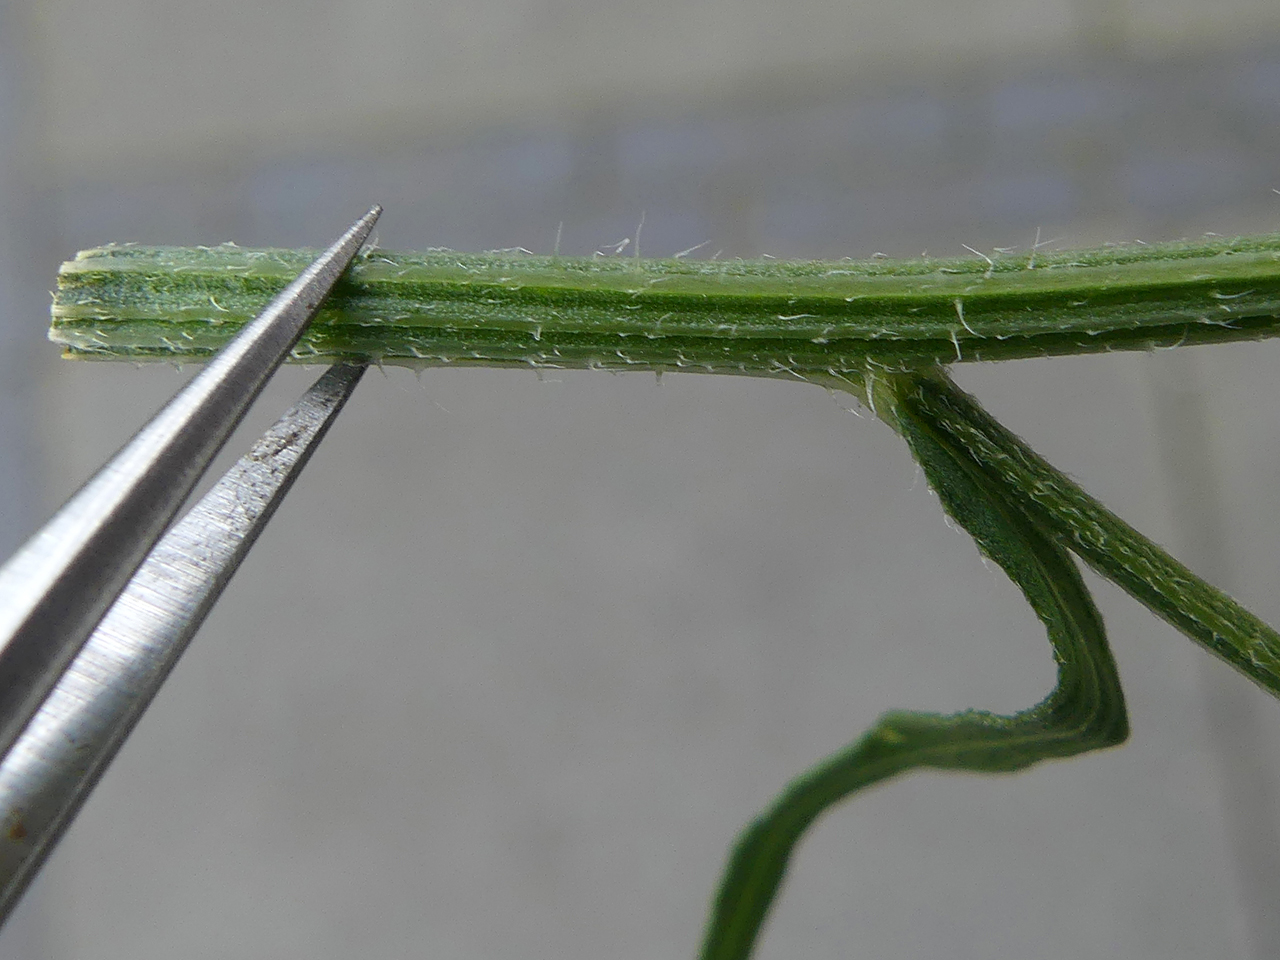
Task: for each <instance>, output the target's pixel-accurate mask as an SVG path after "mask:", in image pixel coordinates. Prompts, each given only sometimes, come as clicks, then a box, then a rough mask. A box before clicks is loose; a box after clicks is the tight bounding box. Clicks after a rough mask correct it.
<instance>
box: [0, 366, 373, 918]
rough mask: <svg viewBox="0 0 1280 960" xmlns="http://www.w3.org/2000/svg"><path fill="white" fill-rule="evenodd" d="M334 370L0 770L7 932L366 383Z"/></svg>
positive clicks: (156, 570)
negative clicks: (131, 735) (245, 561)
mask: <svg viewBox="0 0 1280 960" xmlns="http://www.w3.org/2000/svg"><path fill="white" fill-rule="evenodd" d="M363 373H364V367H363V366H353V365H348V364H338V365H336V366H334V367H332V368H330V370H329V371H328V372H326V373H325V374H324V375H323V376H322V377H321V378H320V379H319V380H317V381H316V383H315V384H314V385H313V386H312V387H311V389H310V390H308V391H307V392H306V393H305V394H304V395H303V396H302V398H301V399H300V400H299V401H298V403H297V405H296V406H294V407H293V408H292V409H291V410H289V412H288V413H286V414H285V415H284V416H283V417H281V418H280V419H279V420H278V421H277V422H276V424H275V425H274V426H272V427H271V428H270V429H269V430H268V431H267V432H266V433H265V434H263V435H262V437H261V438H260V439H259V440H258V441H257V443H255V444H254V446H253V448H252V449H251V450H250V451H249V452H248V453H247V454H246V455H245V456H243V457H242V458H240V460H239V461H238V462H237V463H236V464H235V466H233V467H232V468H231V470H229V471H228V472H227V474H226V475H225V476H224V477H223V478H222V479H221V480H220V481H219V482H218V483H217V484H216V485H215V486H214V487H213V488H212V489H211V490H210V491H209V492H208V493H207V494H206V495H205V496H204V497H203V498H202V499H201V500H200V501H199V503H197V504H196V505H195V506H194V507H193V508H192V509H191V511H190V512H189V513H188V514H187V516H186V517H185V518H183V519H182V520H181V521H180V522H179V523H178V524H176V525H175V526H174V528H173V529H172V530H171V531H169V533H168V534H167V535H166V536H165V537H164V538H163V539H162V540H161V541H160V542H159V543H158V544H157V545H156V547H155V549H154V550H153V551H152V552H151V554H150V555H149V556H148V557H147V559H146V560H145V561H144V562H143V564H142V566H140V567H139V568H138V571H137V573H136V574H135V576H134V577H133V579H132V580H131V581H130V582H129V585H128V586H127V587H126V588H125V590H124V592H123V593H121V594H120V597H119V599H117V600H116V602H115V604H114V605H113V606H112V607H111V609H110V610H109V611H108V612H107V614H106V616H105V617H103V619H102V622H101V623H99V624H98V627H97V629H96V630H94V632H93V634H92V635H91V636H90V638H89V640H88V641H87V642H86V643H85V645H84V648H83V649H82V650H81V651H80V653H79V655H78V656H77V657H76V658H75V659H74V660H73V661H72V664H71V666H70V668H69V669H68V670H67V672H66V673H65V674H64V675H63V676H62V679H61V680H59V682H58V684H57V686H55V687H54V689H53V692H52V693H51V694H50V695H49V697H48V698H47V699H46V700H45V702H44V703H43V704H42V705H41V706H40V709H39V711H38V712H37V713H36V715H35V717H34V718H33V719H32V721H31V723H29V724H28V725H27V727H26V729H25V730H23V732H22V734H21V736H19V738H18V739H17V741H16V742H15V743H14V745H13V747H12V748H11V749H10V751H9V752H8V754H7V755H6V756H5V757H4V758H3V760H0V922H3V920H4V919H5V918H6V917H8V915H9V912H10V910H11V909H12V908H13V906H14V905H15V904H16V903H17V901H18V899H19V898H20V897H21V896H22V893H23V891H24V890H25V889H26V887H27V885H28V884H29V883H30V881H31V879H32V878H33V877H34V876H35V874H36V872H37V871H38V870H39V868H40V866H41V864H42V863H43V862H44V860H45V858H46V857H47V856H48V854H49V852H50V851H51V850H52V849H53V847H54V845H55V844H56V843H57V841H58V839H59V838H60V837H61V835H62V833H63V831H65V830H66V828H67V826H68V825H70V823H71V821H72V820H73V819H74V817H75V815H76V813H77V812H78V811H79V809H80V806H81V804H83V802H84V800H85V798H86V797H87V796H88V795H89V793H90V792H91V791H92V789H93V787H94V786H95V785H96V783H97V781H98V778H99V777H100V776H101V775H102V773H103V771H104V770H105V769H106V767H107V765H108V764H109V763H110V762H111V760H112V758H113V757H114V756H115V754H116V751H117V750H119V748H120V745H121V744H122V743H123V742H124V740H125V738H126V737H127V736H128V735H129V733H130V732H131V731H132V730H133V727H134V724H136V723H137V721H138V718H139V717H141V715H142V713H143V711H144V710H146V708H147V705H148V704H149V703H150V702H151V699H152V697H154V696H155V694H156V692H157V691H158V690H159V689H160V685H161V684H162V683H163V682H164V680H165V678H166V677H167V676H168V675H169V671H170V670H172V669H173V666H174V664H175V663H176V662H177V660H178V658H179V657H180V656H181V655H182V652H183V650H185V649H186V646H187V643H188V642H189V641H190V639H191V637H192V635H194V634H195V632H196V630H197V629H199V627H200V624H201V623H202V622H203V621H204V618H205V616H206V615H207V614H208V612H209V610H210V609H212V607H213V604H214V602H215V601H216V600H217V599H218V596H219V595H220V594H221V593H222V590H223V588H224V587H225V586H226V584H227V582H228V581H229V580H230V579H231V576H232V574H233V573H235V570H236V568H237V567H238V566H239V565H240V562H241V560H243V559H244V557H245V555H246V554H247V553H248V552H249V548H250V547H251V546H253V543H254V541H255V540H256V539H257V537H258V534H259V532H261V530H262V528H263V527H265V526H266V524H267V521H268V520H270V519H271V515H272V514H273V513H274V512H275V509H276V507H277V506H278V505H279V503H280V501H281V500H282V499H283V498H284V495H285V494H286V493H287V492H288V491H289V488H290V487H291V486H292V485H293V481H294V479H295V478H296V477H297V476H298V474H299V473H301V472H302V468H303V467H304V466H305V465H306V463H307V461H308V460H309V459H310V457H311V453H312V451H314V450H315V448H316V446H318V445H319V443H320V441H321V440H322V439H323V438H324V435H325V433H326V432H327V431H328V428H329V425H330V424H331V423H332V422H333V420H334V418H335V417H336V416H337V415H338V413H339V411H341V409H342V407H343V404H345V403H346V401H347V398H348V397H349V396H350V395H351V392H352V391H353V390H354V389H355V387H356V384H357V383H359V382H360V377H361V375H362V374H363Z"/></svg>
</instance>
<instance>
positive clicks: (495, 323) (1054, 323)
mask: <svg viewBox="0 0 1280 960" xmlns="http://www.w3.org/2000/svg"><path fill="white" fill-rule="evenodd" d="M311 256H312V253H311V252H310V251H302V250H259V249H249V248H243V247H236V246H232V245H225V246H219V247H135V246H121V247H115V246H111V247H103V248H99V249H96V250H88V251H85V252H82V253H80V254H78V255H77V257H76V259H75V260H72V261H70V262H68V263H66V264H64V265H63V267H62V269H61V271H60V273H59V276H58V289H57V293H56V294H55V299H54V304H53V325H52V327H51V329H50V334H49V335H50V338H51V339H52V340H54V341H55V342H57V343H60V344H62V345H63V346H64V347H65V348H66V353H67V355H68V356H88V357H100V358H107V359H112V358H118V359H133V360H137V359H173V360H183V359H200V358H204V357H207V356H210V355H211V354H212V353H214V352H215V351H216V350H217V349H218V348H219V347H221V346H222V345H223V344H224V343H225V342H226V341H227V340H228V339H229V338H230V337H231V336H233V335H234V334H235V332H236V331H237V330H238V329H239V327H240V326H241V325H242V324H243V323H245V322H246V321H247V320H248V319H249V318H251V317H252V316H254V315H255V314H256V313H257V311H258V310H259V309H261V307H262V305H263V304H264V303H266V301H267V300H268V299H269V298H270V297H271V296H272V294H274V293H275V292H276V291H278V290H279V289H281V288H282V287H283V286H284V285H285V284H286V283H287V282H288V281H289V280H290V279H291V278H292V277H293V276H294V275H296V274H297V272H298V271H299V270H301V269H302V267H303V266H305V264H306V263H307V262H309V259H310V258H311ZM1278 331H1280V235H1268V236H1261V237H1245V238H1235V239H1222V238H1213V239H1207V240H1202V241H1196V242H1178V243H1169V244H1159V245H1126V246H1117V247H1107V248H1103V249H1099V250H1090V251H1070V252H1061V253H1045V252H1035V253H1033V254H1030V255H1028V254H1021V255H1017V256H1012V255H1007V256H997V257H995V258H993V259H991V260H988V259H986V258H982V257H971V258H966V259H955V260H943V259H928V258H926V259H916V260H900V261H895V260H869V261H852V260H843V261H782V260H731V261H721V260H678V259H668V260H650V259H639V258H628V257H544V256H534V255H532V254H525V253H512V252H509V251H498V252H493V253H486V254H461V253H455V252H453V251H448V250H429V251H427V252H425V253H403V254H397V253H388V252H385V251H380V250H375V251H369V252H366V253H365V254H364V255H362V257H361V258H360V260H359V261H358V262H357V263H356V264H355V265H354V266H353V267H352V269H351V271H350V273H349V276H348V278H347V279H346V280H345V281H344V282H343V283H342V284H341V285H340V287H339V289H338V290H337V291H335V294H334V296H333V297H332V298H331V300H330V301H329V303H328V304H327V305H326V308H325V309H324V310H323V311H322V312H321V314H320V316H319V318H318V319H317V320H316V322H315V323H314V324H313V326H312V328H311V330H310V331H309V332H308V334H307V336H306V338H305V339H304V340H303V341H302V343H300V344H299V346H298V348H297V349H296V350H295V351H294V357H293V359H295V360H301V361H320V360H329V359H333V358H340V357H343V358H361V359H372V360H380V361H385V362H393V363H394V362H400V363H410V364H421V365H446V364H472V365H484V366H535V367H583V368H586V367H591V368H608V369H637V368H639V369H656V370H674V369H690V370H705V371H708V372H716V373H747V374H753V375H764V376H770V375H772V376H799V377H806V376H807V375H810V374H832V373H839V374H853V375H855V376H856V375H857V374H858V373H859V372H860V371H862V370H863V369H864V368H865V367H866V366H867V365H869V364H870V365H873V366H877V367H888V368H893V369H908V368H919V367H921V366H925V365H932V364H935V363H949V362H952V361H956V360H1000V359H1012V358H1016V357H1030V356H1056V355H1064V354H1076V353H1091V352H1098V351H1106V350H1128V349H1140V350H1145V349H1151V348H1153V347H1167V346H1177V345H1179V344H1183V343H1215V342H1222V341H1228V340H1241V339H1261V338H1264V337H1269V336H1274V335H1276V333H1277V332H1278Z"/></svg>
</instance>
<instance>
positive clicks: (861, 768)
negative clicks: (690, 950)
mask: <svg viewBox="0 0 1280 960" xmlns="http://www.w3.org/2000/svg"><path fill="white" fill-rule="evenodd" d="M899 425H900V430H901V432H902V434H903V437H904V438H905V439H906V440H907V443H908V444H909V445H910V447H911V450H912V452H913V453H914V454H915V456H916V459H917V460H918V461H919V462H920V465H921V466H922V468H923V469H924V472H925V476H926V477H927V478H928V480H929V483H930V485H931V486H932V487H933V488H934V490H935V491H936V492H937V493H938V496H939V498H940V500H941V501H942V505H943V507H944V509H945V510H946V511H947V513H949V514H950V515H951V516H952V517H954V518H955V520H956V521H957V522H958V523H960V524H961V525H962V526H963V527H964V528H965V529H966V530H968V531H969V533H970V534H971V535H972V536H973V538H974V540H975V541H977V544H978V546H979V548H980V549H981V550H982V552H983V553H985V554H986V555H987V556H988V557H990V558H991V559H992V560H994V561H995V562H996V563H997V564H999V565H1000V567H1001V568H1003V569H1004V571H1005V572H1006V573H1007V574H1008V575H1009V577H1010V579H1012V580H1013V581H1014V583H1016V584H1017V585H1018V587H1019V588H1020V589H1021V590H1022V592H1023V594H1024V595H1025V596H1026V598H1027V601H1028V602H1029V603H1030V604H1031V606H1032V608H1033V609H1034V610H1035V612H1036V614H1037V615H1038V616H1039V617H1040V619H1041V621H1042V622H1043V623H1044V625H1045V629H1046V631H1047V632H1048V634H1049V640H1050V642H1051V643H1052V645H1053V652H1054V659H1055V660H1056V661H1057V663H1058V684H1057V687H1056V688H1055V689H1054V691H1053V692H1052V693H1051V694H1050V695H1049V696H1048V697H1047V698H1046V699H1045V700H1044V701H1042V702H1041V703H1040V704H1038V705H1037V706H1035V707H1032V708H1031V709H1029V710H1025V711H1023V712H1021V713H1018V714H1015V715H1013V716H997V715H994V714H990V713H983V712H979V711H972V710H970V711H966V712H964V713H958V714H955V715H952V716H941V715H938V714H931V713H914V712H903V711H897V712H893V713H887V714H885V715H884V716H882V717H881V718H880V719H879V721H877V723H876V724H875V726H874V727H872V729H871V730H870V731H869V732H867V733H866V734H865V735H864V736H863V737H862V738H861V739H860V740H858V741H857V742H856V743H854V744H853V745H852V746H850V747H849V748H848V749H846V750H844V751H842V752H841V753H838V754H836V755H835V756H833V757H831V758H829V759H828V760H826V761H824V762H823V763H821V764H820V765H818V766H817V767H815V768H814V769H812V770H810V771H809V772H808V773H805V774H804V775H803V776H801V777H799V778H798V779H796V780H795V781H793V782H792V783H791V784H790V785H789V786H788V787H787V788H786V790H785V791H783V793H782V795H781V796H780V797H778V799H777V800H776V801H775V802H774V804H773V806H772V807H771V808H770V809H769V810H768V811H767V812H766V813H765V814H763V815H762V816H761V817H760V818H759V819H757V820H756V821H755V822H754V823H752V824H751V825H750V826H748V827H747V829H746V830H745V831H744V832H743V833H742V835H741V836H740V837H739V839H738V841H737V844H736V846H735V848H734V851H733V853H732V855H731V857H730V860H729V864H728V866H727V867H726V870H725V875H724V879H723V880H722V882H721V886H720V889H719V892H718V894H717V897H716V900H715V904H714V906H713V908H712V914H711V917H710V920H709V922H708V926H707V933H706V938H705V940H704V943H703V950H702V960H743V958H745V957H747V956H748V955H749V954H750V952H751V949H752V947H753V945H754V943H755V940H756V938H757V936H758V934H759V931H760V928H761V926H762V924H763V923H764V920H765V918H766V916H767V913H768V909H769V906H770V904H771V903H772V902H773V900H774V898H775V897H776V895H777V892H778V888H779V886H780V885H781V883H782V880H783V876H784V873H785V871H786V867H787V862H788V860H789V859H790V856H791V853H792V850H793V849H794V847H795V845H796V843H797V842H798V841H799V839H800V837H801V835H802V834H803V833H804V831H805V830H806V829H807V828H808V827H809V825H810V824H811V823H813V821H815V820H816V819H817V818H818V817H819V816H820V815H821V814H822V813H823V812H824V811H826V810H827V809H829V808H830V807H831V806H833V805H834V804H836V803H839V802H840V801H841V800H844V799H845V798H847V797H848V796H849V795H850V794H852V793H854V792H856V791H858V790H861V789H863V788H864V787H867V786H870V785H872V784H875V783H878V782H880V781H883V780H885V779H887V778H889V777H893V776H896V775H898V774H901V773H904V772H906V771H908V770H912V769H918V768H922V767H934V768H941V769H948V770H966V771H971V772H986V773H991V772H1011V771H1015V770H1021V769H1023V768H1025V767H1028V766H1030V765H1031V764H1034V763H1037V762H1039V761H1041V760H1047V759H1051V758H1054V757H1066V756H1072V755H1075V754H1079V753H1084V752H1086V751H1089V750H1095V749H1098V748H1101V747H1107V746H1113V745H1115V744H1118V743H1121V742H1123V741H1124V739H1125V737H1126V736H1127V735H1128V729H1129V728H1128V720H1127V718H1126V715H1125V708H1124V695H1123V693H1122V692H1121V689H1120V677H1119V674H1118V673H1117V672H1116V667H1115V662H1114V661H1113V659H1112V657H1111V651H1110V650H1109V648H1108V646H1107V640H1106V636H1105V633H1104V631H1103V626H1102V618H1101V617H1100V616H1099V615H1098V612H1097V610H1096V608H1095V607H1094V605H1093V601H1092V600H1091V599H1090V597H1089V593H1088V591H1087V590H1086V589H1085V586H1084V583H1083V582H1082V581H1081V579H1080V574H1079V572H1078V571H1077V570H1076V567H1075V564H1074V563H1073V562H1072V560H1071V558H1070V556H1068V554H1067V552H1066V551H1065V550H1064V549H1063V548H1062V546H1060V545H1059V543H1058V542H1057V540H1056V538H1055V537H1054V535H1053V533H1052V532H1050V531H1048V530H1046V529H1044V528H1042V527H1041V526H1040V524H1039V523H1038V522H1037V521H1036V520H1035V519H1034V518H1033V517H1032V516H1030V515H1029V514H1028V513H1027V512H1026V511H1024V510H1022V509H1021V508H1020V507H1019V506H1018V504H1017V502H1016V501H1013V500H1011V499H1010V498H1009V497H1008V495H1007V492H1006V491H1005V489H1004V487H1005V485H1006V483H1007V480H1006V479H1005V478H1003V477H998V476H992V475H990V474H988V473H987V472H986V471H984V470H983V469H982V468H981V466H980V465H978V464H977V463H976V462H975V461H974V460H973V458H972V457H970V456H969V455H968V452H967V451H966V450H965V449H964V447H962V446H960V445H959V444H958V443H957V441H956V440H955V438H954V437H953V436H951V435H950V434H949V433H947V432H946V431H944V430H939V429H937V428H936V426H935V425H934V424H932V423H931V422H929V421H928V420H925V419H915V418H903V419H902V420H901V421H900V424H899Z"/></svg>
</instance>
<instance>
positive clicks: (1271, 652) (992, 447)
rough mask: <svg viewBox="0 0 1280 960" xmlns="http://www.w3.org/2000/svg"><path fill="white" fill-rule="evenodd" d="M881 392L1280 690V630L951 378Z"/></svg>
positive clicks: (1210, 643)
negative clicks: (1089, 489) (1127, 518)
mask: <svg viewBox="0 0 1280 960" xmlns="http://www.w3.org/2000/svg"><path fill="white" fill-rule="evenodd" d="M876 389H877V390H880V389H882V390H883V392H884V393H885V394H887V395H888V398H887V399H888V403H887V406H888V408H889V410H890V411H892V412H891V414H890V416H891V417H893V418H896V419H897V420H898V421H899V422H900V423H901V424H903V425H905V424H916V425H919V426H920V427H927V428H928V429H929V430H930V431H933V432H935V433H936V434H937V435H939V436H945V437H947V438H948V439H949V441H950V442H951V443H952V444H954V446H955V448H956V449H958V450H964V451H966V456H968V457H969V458H970V459H971V461H972V462H973V463H974V464H975V465H976V466H977V467H978V468H979V469H981V470H982V471H984V472H985V473H986V474H987V475H988V476H990V477H991V478H992V479H993V480H997V481H999V482H1001V483H1002V485H1003V487H1004V489H1005V490H1007V491H1008V492H1009V494H1010V495H1011V496H1012V497H1013V498H1015V499H1016V500H1017V502H1018V503H1019V504H1020V505H1021V506H1022V508H1023V509H1024V510H1025V511H1026V512H1027V513H1029V514H1030V515H1032V516H1033V517H1035V519H1036V520H1037V522H1039V523H1040V524H1041V525H1042V526H1043V527H1044V528H1045V529H1047V530H1050V531H1052V533H1053V534H1054V536H1055V537H1056V538H1057V539H1058V541H1059V542H1060V543H1062V544H1063V545H1064V546H1066V547H1067V548H1068V549H1070V550H1072V551H1073V552H1074V553H1075V554H1076V555H1077V556H1079V557H1080V558H1081V559H1082V560H1084V561H1085V562H1086V563H1088V564H1089V565H1090V566H1091V567H1093V569H1094V570H1095V571H1097V572H1098V573H1099V574H1101V575H1102V576H1104V577H1106V578H1107V579H1109V580H1111V581H1112V582H1114V583H1115V584H1116V585H1117V586H1119V587H1121V588H1123V589H1124V590H1125V591H1127V592H1128V593H1129V594H1130V595H1131V596H1132V597H1133V598H1134V599H1136V600H1137V601H1138V602H1140V603H1141V604H1143V605H1144V606H1145V607H1147V609H1149V610H1151V612H1152V613H1155V614H1156V615H1157V616H1160V617H1162V618H1164V619H1165V620H1166V621H1168V622H1169V623H1170V624H1172V625H1173V626H1174V627H1176V628H1177V629H1178V630H1180V631H1181V632H1182V633H1184V634H1186V635H1187V636H1188V637H1190V638H1191V639H1192V640H1194V641H1195V642H1196V643H1198V644H1200V645H1201V646H1202V647H1204V648H1205V649H1206V650H1208V651H1209V652H1210V653H1212V654H1214V655H1215V656H1217V657H1219V658H1221V659H1222V660H1225V661H1226V662H1227V663H1229V664H1231V666H1233V667H1235V668H1236V669H1237V670H1239V671H1240V672H1241V673H1243V674H1244V675H1245V676H1247V677H1249V678H1250V679H1251V680H1253V681H1255V682H1256V683H1258V684H1259V685H1260V686H1261V687H1263V688H1264V689H1266V690H1268V691H1270V692H1271V693H1273V694H1280V634H1278V633H1277V632H1276V631H1275V630H1273V629H1272V628H1271V627H1269V626H1268V625H1267V624H1266V623H1264V622H1263V621H1262V620H1260V619H1259V618H1257V617H1256V616H1254V615H1253V614H1252V613H1250V612H1249V611H1248V610H1246V609H1244V607H1242V606H1241V605H1240V604H1239V603H1237V602H1236V601H1235V600H1233V599H1232V598H1231V597H1229V596H1227V595H1226V594H1225V593H1223V592H1222V591H1221V590H1219V589H1217V588H1216V587H1214V586H1212V585H1211V584H1209V583H1206V582H1205V581H1204V580H1202V579H1201V578H1200V577H1197V576H1196V575H1195V574H1194V573H1192V572H1191V571H1190V570H1189V569H1187V568H1186V567H1185V566H1183V565H1182V564H1181V563H1179V562H1178V561H1177V560H1175V559H1174V558H1173V557H1171V556H1170V555H1169V554H1168V553H1167V552H1165V551H1164V550H1163V549H1161V548H1160V547H1159V546H1158V545H1157V544H1155V543H1153V542H1152V541H1151V540H1149V539H1147V538H1146V537H1144V536H1143V535H1142V534H1141V533H1139V532H1138V531H1137V530H1135V529H1134V528H1133V527H1131V526H1129V525H1128V524H1127V523H1125V522H1124V521H1123V520H1121V519H1120V518H1119V517H1117V516H1116V515H1115V514H1114V513H1112V512H1111V511H1110V510H1108V509H1107V508H1106V507H1104V506H1103V505H1102V504H1101V503H1099V502H1098V501H1097V500H1095V499H1094V498H1093V497H1091V496H1089V494H1088V493H1086V492H1085V491H1084V490H1083V489H1081V487H1080V485H1079V484H1077V483H1075V482H1074V481H1073V480H1071V479H1070V478H1069V477H1067V476H1066V475H1065V474H1063V473H1062V471H1060V470H1058V469H1057V468H1056V467H1054V466H1052V465H1051V464H1050V463H1048V462H1047V461H1046V460H1045V459H1044V458H1043V457H1041V456H1040V455H1039V454H1038V453H1036V452H1035V451H1034V450H1032V449H1031V448H1030V447H1028V446H1027V445H1026V444H1025V443H1023V442H1022V441H1021V440H1020V439H1018V437H1016V436H1015V435H1014V434H1013V433H1012V432H1011V431H1009V430H1008V429H1006V428H1005V427H1004V426H1002V425H1001V424H1000V423H998V422H997V421H996V420H995V419H994V418H993V417H992V416H991V415H990V414H988V413H987V412H986V411H985V410H983V409H982V407H981V406H979V404H978V402H977V401H976V400H974V399H973V397H971V396H969V395H968V394H966V393H965V392H964V391H962V390H960V389H959V388H958V387H957V386H956V385H955V384H954V383H952V381H951V380H950V378H948V377H947V376H946V375H945V373H943V372H942V371H935V372H931V373H926V374H912V375H893V376H891V377H886V378H884V379H883V380H882V386H878V387H877V388H876ZM900 429H902V427H900Z"/></svg>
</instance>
